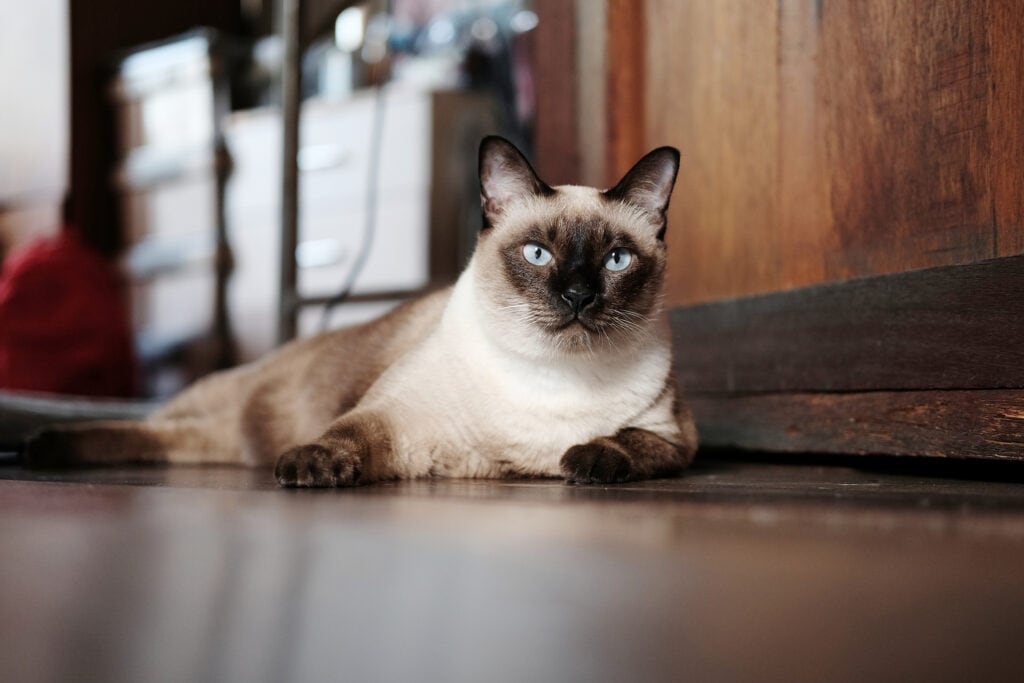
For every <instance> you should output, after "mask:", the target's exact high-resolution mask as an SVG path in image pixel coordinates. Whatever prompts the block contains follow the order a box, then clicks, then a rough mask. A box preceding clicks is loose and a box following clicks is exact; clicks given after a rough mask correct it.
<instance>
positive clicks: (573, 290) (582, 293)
mask: <svg viewBox="0 0 1024 683" xmlns="http://www.w3.org/2000/svg"><path fill="white" fill-rule="evenodd" d="M562 301H564V302H565V303H567V304H569V307H570V308H572V312H573V313H579V312H580V311H582V310H583V309H584V308H586V307H587V306H589V305H590V304H592V303H593V302H594V292H593V291H592V290H590V289H587V288H586V287H570V288H569V289H567V290H565V291H564V292H562Z"/></svg>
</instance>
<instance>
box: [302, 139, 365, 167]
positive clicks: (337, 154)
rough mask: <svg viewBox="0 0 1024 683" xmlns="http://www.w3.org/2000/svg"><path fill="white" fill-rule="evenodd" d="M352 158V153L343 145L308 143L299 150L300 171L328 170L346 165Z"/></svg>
mask: <svg viewBox="0 0 1024 683" xmlns="http://www.w3.org/2000/svg"><path fill="white" fill-rule="evenodd" d="M351 160H352V153H351V152H350V151H348V150H347V149H345V148H344V147H342V146H341V145H329V144H324V145H306V146H305V147H303V148H302V149H300V150H299V170H300V171H306V172H308V171H326V170H327V169H329V168H337V167H339V166H346V165H348V163H349V162H350V161H351Z"/></svg>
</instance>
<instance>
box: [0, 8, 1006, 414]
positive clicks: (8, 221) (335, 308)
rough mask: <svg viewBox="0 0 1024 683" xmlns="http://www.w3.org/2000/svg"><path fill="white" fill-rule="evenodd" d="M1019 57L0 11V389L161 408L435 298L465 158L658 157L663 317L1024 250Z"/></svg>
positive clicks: (287, 12) (107, 11)
mask: <svg viewBox="0 0 1024 683" xmlns="http://www.w3.org/2000/svg"><path fill="white" fill-rule="evenodd" d="M1022 33H1024V12H1021V11H1020V9H1019V7H1018V6H1017V4H1016V3H1014V2H1012V1H1011V0H986V2H982V3H974V2H968V1H967V0H942V1H941V2H925V1H924V0H913V2H900V3H895V2H888V1H887V0H871V1H870V2H828V3H825V2H812V1H804V0H784V1H782V2H778V3H764V2H756V1H755V0H722V1H721V2H714V3H708V2H698V1H697V0H391V1H390V2H385V1H384V0H377V1H373V2H363V3H351V2H330V1H328V0H315V1H314V0H301V1H299V0H204V1H199V0H151V1H148V2H145V3H138V2H129V1H128V0H89V1H86V0H36V2H34V3H32V4H30V5H26V6H23V5H22V4H20V3H19V4H17V5H15V3H14V2H13V0H0V93H3V102H4V106H3V107H2V108H0V258H2V259H3V262H2V271H0V273H2V274H0V388H10V389H25V390H35V391H54V392H60V393H73V394H90V395H122V396H125V395H134V396H165V395H167V394H169V393H171V392H173V391H175V390H177V389H178V388H180V387H181V386H182V385H183V384H185V383H187V382H189V381H191V380H192V379H194V378H196V377H198V376H200V375H202V374H204V373H206V372H209V371H211V370H213V369H216V368H219V367H226V366H228V365H231V364H234V363H238V362H242V361H247V360H251V359H253V358H256V357H258V356H259V355H261V354H263V353H265V352H267V351H269V350H270V349H272V348H274V347H275V346H276V345H277V344H279V343H280V342H282V341H284V340H286V339H288V338H291V337H292V336H294V335H308V334H312V333H315V332H316V331H318V330H320V329H322V328H323V327H325V326H327V327H331V326H337V325H342V324H346V323H352V322H356V321H358V320H362V319H366V318H367V317H370V316H374V315H377V314H378V313H380V312H381V311H383V310H385V309H386V308H387V307H389V306H393V305H394V304H395V303H396V302H398V301H400V300H402V299H404V298H407V297H409V296H414V295H416V294H418V293H421V292H423V291H425V290H427V289H430V288H433V287H438V286H443V285H445V284H447V283H449V282H451V281H452V280H453V279H454V278H455V276H456V274H457V273H458V271H459V269H460V268H461V266H462V265H463V263H464V262H465V260H466V258H467V257H468V255H469V253H470V251H471V249H472V244H473V240H474V236H475V233H476V230H477V229H478V227H479V209H478V188H477V181H476V177H475V173H476V169H475V166H476V148H477V144H478V142H479V139H480V137H481V136H482V135H484V134H487V133H499V134H502V135H505V136H506V137H508V138H510V139H512V140H513V141H514V142H516V144H518V145H520V146H521V148H522V149H523V150H524V151H525V152H526V153H527V154H528V155H530V156H531V158H532V159H533V160H534V161H535V163H536V166H537V169H538V171H539V172H540V174H541V176H542V177H544V179H545V180H547V181H548V182H549V183H551V184H561V183H567V182H573V183H583V184H590V185H597V186H605V187H606V186H609V185H610V184H612V183H614V182H615V180H616V179H617V178H618V177H619V176H620V175H621V174H622V173H623V172H625V171H626V170H627V169H628V168H629V166H630V165H631V164H632V163H633V162H634V161H635V160H636V159H637V158H639V156H640V155H641V154H642V153H643V152H645V151H646V150H648V149H650V148H652V147H655V146H658V145H663V144H670V145H675V146H677V147H679V148H680V149H681V150H682V154H683V162H682V171H681V174H680V181H679V183H678V186H677V188H676V192H675V194H674V198H673V201H672V205H671V208H670V216H669V232H668V241H669V278H668V303H669V304H670V305H674V306H680V305H690V304H701V303H705V302H710V301H720V300H723V299H729V298H732V297H739V296H745V295H751V294H762V293H769V292H777V291H780V290H787V289H792V288H796V287H801V286H805V285H813V284H819V283H830V282H837V281H845V280H850V279H853V278H859V277H864V276H871V275H879V274H888V273H899V272H903V271H909V270H914V269H919V268H925V267H931V266H952V265H962V264H970V263H977V262H980V261H984V260H986V259H992V258H994V257H1011V256H1014V255H1017V254H1021V253H1024V220H1022V217H1024V182H1022V180H1021V178H1022V177H1024V174H1022V173H1021V172H1020V171H1021V164H1022V161H1021V160H1022V159H1024V134H1022V130H1024V129H1022V128H1021V126H1020V120H1021V116H1020V114H1021V112H1022V111H1024V94H1022V89H1021V87H1020V83H1021V82H1024V49H1022V48H1021V42H1020V40H1019V38H1018V37H1019V36H1020V35H1021V34H1022ZM289 122H290V124H289ZM288 131H291V132H290V133H289V132H288ZM296 133H297V138H296V137H295V134H296ZM285 150H287V152H285ZM339 302H340V303H339ZM335 303H336V304H337V305H329V304H335ZM754 332H756V330H755V331H754ZM696 389H700V387H696Z"/></svg>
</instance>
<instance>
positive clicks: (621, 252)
mask: <svg viewBox="0 0 1024 683" xmlns="http://www.w3.org/2000/svg"><path fill="white" fill-rule="evenodd" d="M632 260H633V254H632V252H630V251H629V249H626V248H625V247H618V248H617V249H612V250H611V251H610V252H608V255H607V256H605V257H604V267H605V268H607V269H608V270H611V271H613V272H618V271H620V270H625V269H626V267H627V266H628V265H629V263H630V261H632Z"/></svg>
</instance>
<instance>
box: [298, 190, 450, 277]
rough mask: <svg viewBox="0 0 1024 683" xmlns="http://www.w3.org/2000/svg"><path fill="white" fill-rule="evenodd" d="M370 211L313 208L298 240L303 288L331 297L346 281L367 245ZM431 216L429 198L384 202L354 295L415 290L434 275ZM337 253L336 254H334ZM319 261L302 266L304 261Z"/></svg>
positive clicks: (303, 222)
mask: <svg viewBox="0 0 1024 683" xmlns="http://www.w3.org/2000/svg"><path fill="white" fill-rule="evenodd" d="M365 215H366V214H365V212H363V211H356V212H353V213H343V214H342V213H335V212H330V211H320V212H308V213H306V214H304V215H303V221H302V226H301V230H300V233H299V234H300V244H299V250H300V251H299V263H300V268H299V292H300V293H301V294H302V295H303V296H319V295H330V294H334V293H335V292H337V290H338V289H339V287H341V285H342V283H343V282H344V281H345V280H346V279H347V277H348V273H349V272H350V270H351V268H352V266H353V264H354V262H355V260H356V257H357V255H358V253H359V250H360V246H361V245H362V243H363V232H364V220H365ZM428 223H429V216H428V205H427V202H426V200H425V198H423V199H421V200H420V201H406V202H401V203H392V204H386V205H384V206H382V207H381V208H380V210H379V212H378V215H377V224H376V229H375V231H374V239H373V244H372V245H371V249H370V253H369V256H368V258H367V261H366V264H365V266H364V267H363V269H362V271H361V273H360V276H359V278H358V279H357V280H356V282H355V286H354V287H353V289H352V291H353V292H354V293H366V292H382V291H392V290H405V289H416V288H419V287H423V286H425V285H426V284H427V282H428V280H429V277H430V260H429V245H428V239H429V237H428V236H429V230H428ZM331 255H336V258H334V259H331V258H329V257H330V256H331ZM303 262H305V263H314V262H316V263H318V264H319V265H314V266H311V267H302V263H303Z"/></svg>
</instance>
